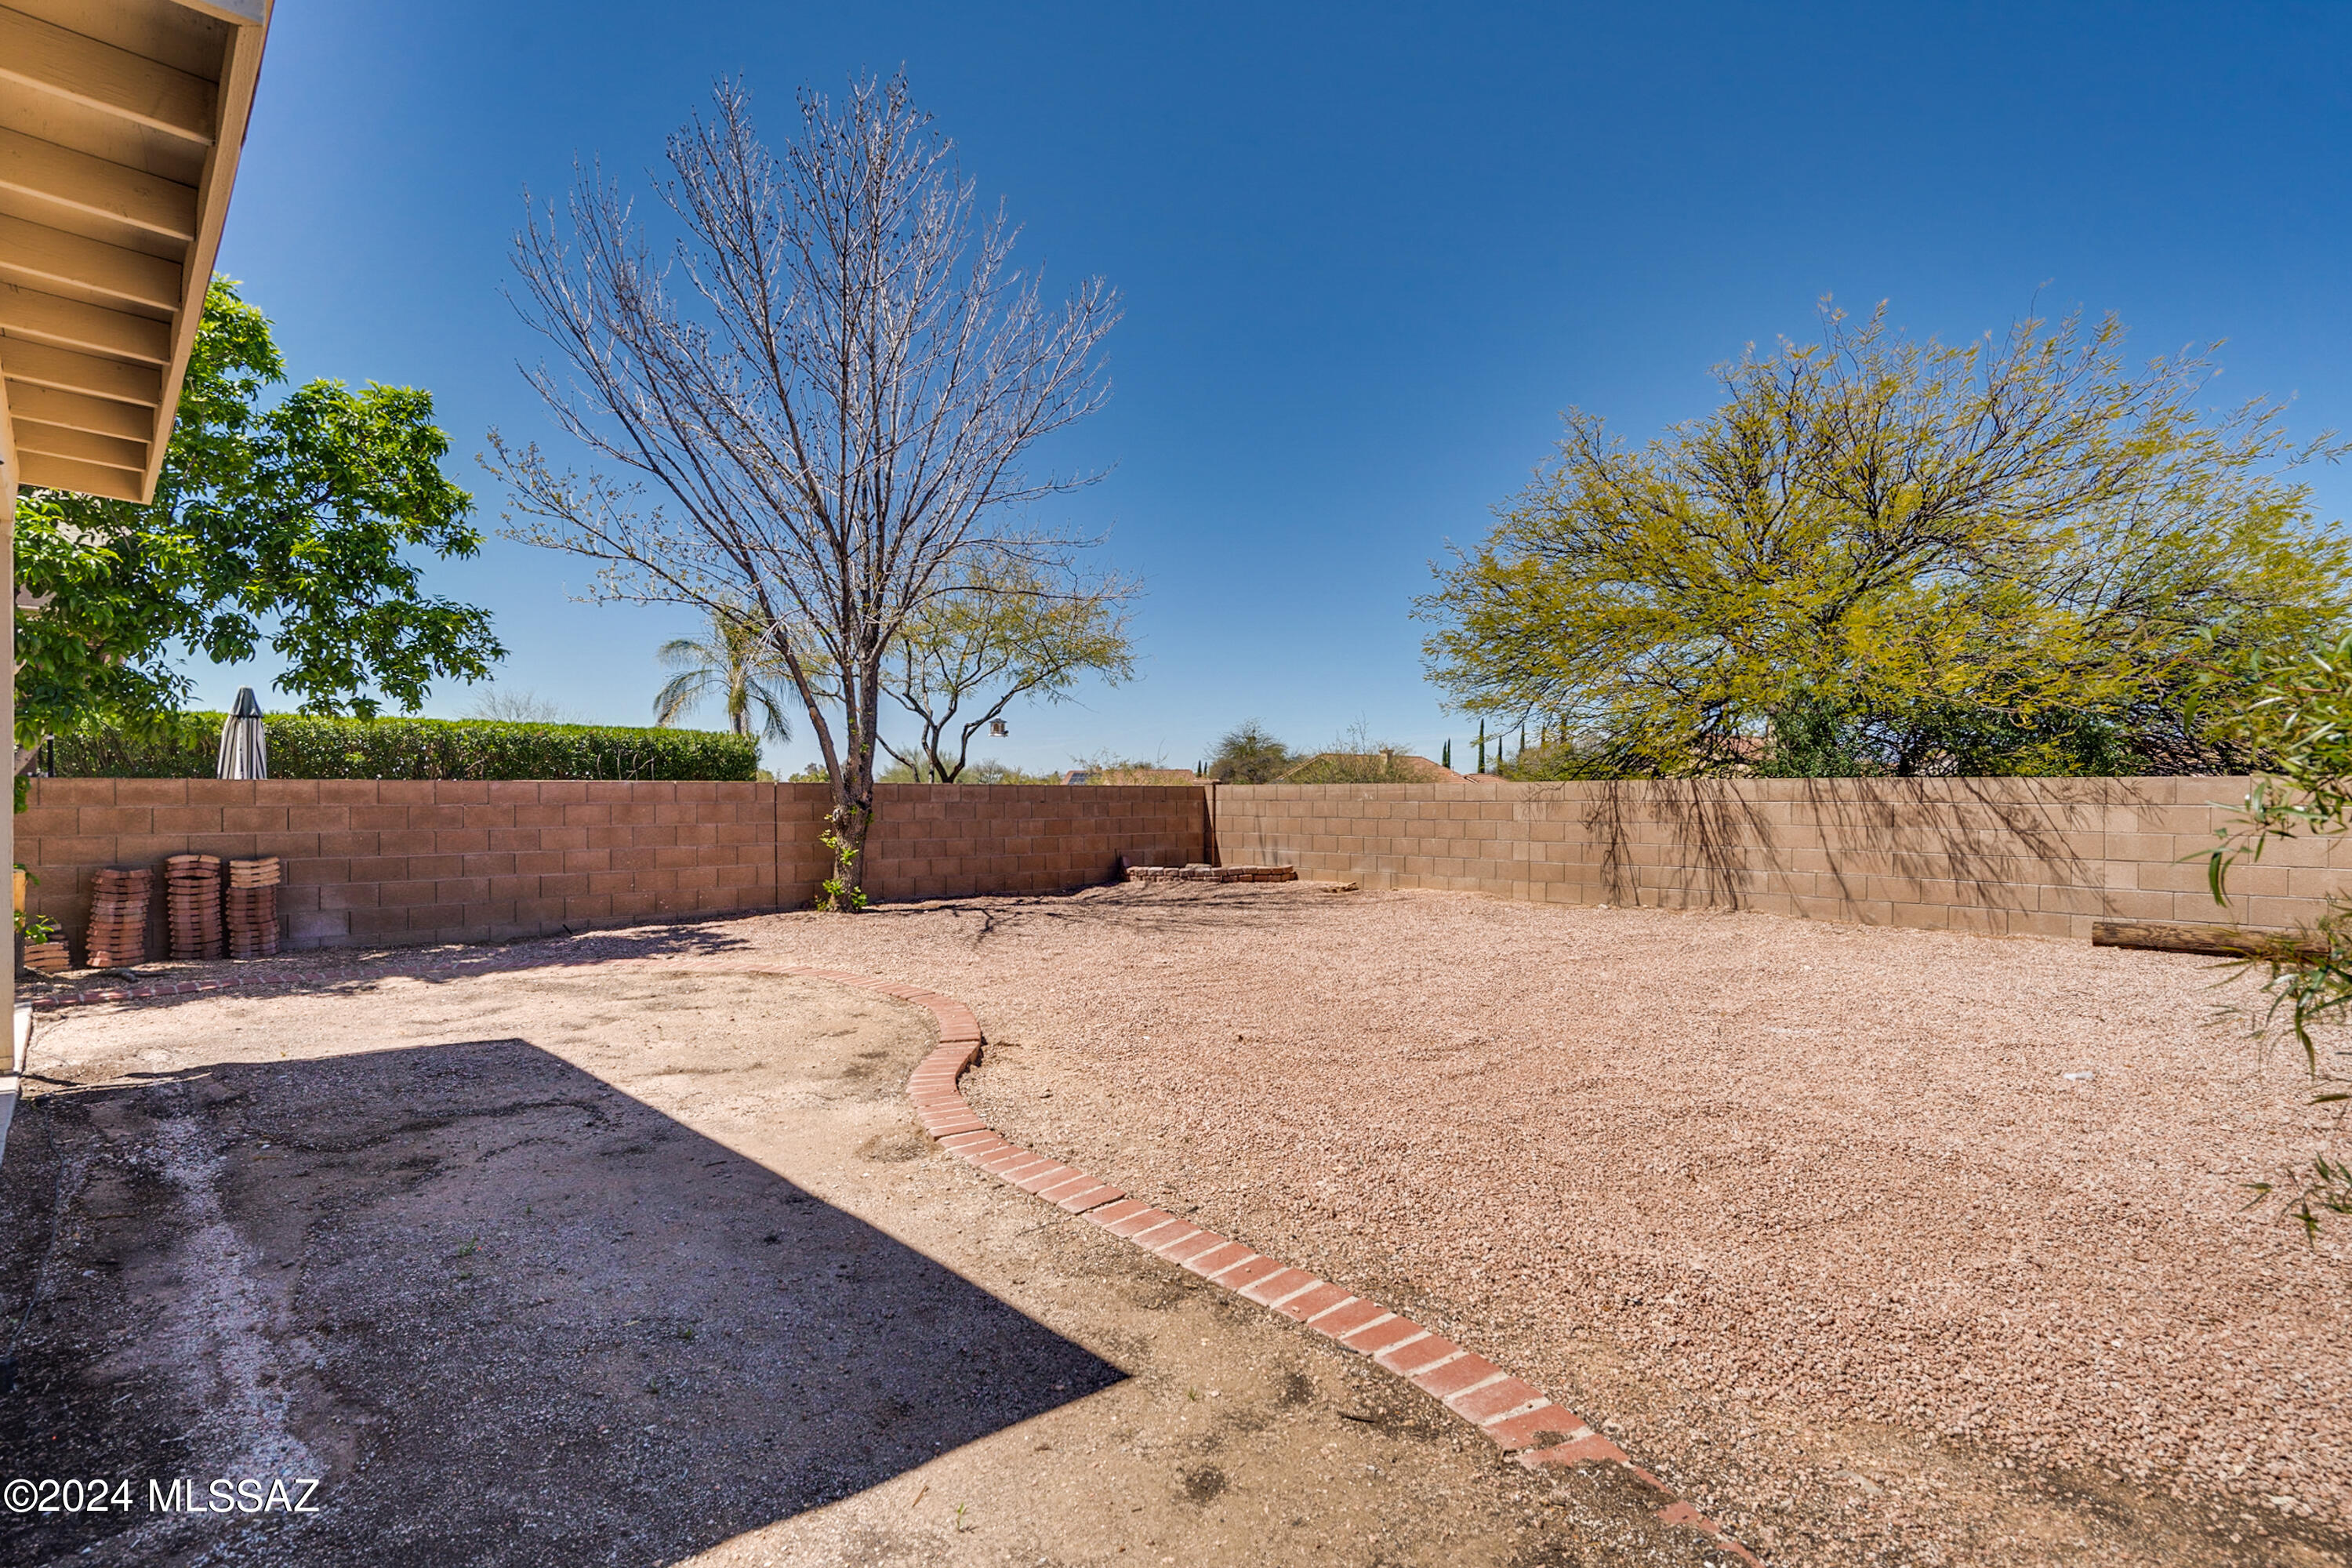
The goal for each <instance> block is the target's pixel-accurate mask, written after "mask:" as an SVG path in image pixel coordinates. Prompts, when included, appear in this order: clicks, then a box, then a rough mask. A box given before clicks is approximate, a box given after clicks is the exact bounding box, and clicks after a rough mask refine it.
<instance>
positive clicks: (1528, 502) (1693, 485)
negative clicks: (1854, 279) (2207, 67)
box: [1418, 306, 2347, 775]
mask: <svg viewBox="0 0 2352 1568" xmlns="http://www.w3.org/2000/svg"><path fill="white" fill-rule="evenodd" d="M1823 328H1824V331H1823V340H1822V342H1821V343H1820V344H1817V345H1813V346H1807V347H1799V346H1795V345H1792V344H1788V343H1785V342H1784V343H1782V344H1781V345H1780V347H1779V349H1778V350H1777V351H1776V352H1775V353H1772V354H1770V355H1769V356H1765V357H1758V356H1756V355H1755V354H1752V353H1751V354H1749V355H1748V356H1746V357H1744V358H1742V359H1741V360H1739V361H1738V363H1734V364H1731V365H1728V366H1726V367H1723V368H1722V369H1720V370H1719V371H1718V372H1717V374H1718V377H1719V379H1720V381H1721V384H1722V386H1723V390H1724V395H1725V397H1724V401H1723V403H1722V404H1721V405H1720V406H1719V407H1717V409H1716V410H1715V412H1713V413H1712V414H1709V415H1707V416H1705V417H1703V418H1700V419H1696V420H1694V421H1691V422H1690V423H1687V424H1685V425H1680V426H1674V427H1672V428H1671V429H1669V430H1668V431H1666V433H1665V434H1664V435H1663V436H1662V437H1659V438H1658V439H1656V440H1654V441H1653V442H1651V443H1650V444H1649V445H1648V446H1646V447H1639V448H1635V447H1628V446H1626V445H1624V444H1623V443H1622V442H1621V441H1618V440H1616V439H1613V438H1612V437H1610V436H1609V435H1608V434H1607V433H1606V432H1605V431H1604V430H1603V428H1602V426H1601V421H1600V420H1599V419H1598V418H1595V417H1593V416H1590V415H1586V414H1581V413H1578V414H1573V415H1571V416H1570V417H1569V419H1568V426H1567V432H1566V435H1565V437H1564V438H1563V439H1562V441H1561V443H1560V446H1559V457H1558V459H1557V460H1556V461H1555V462H1554V463H1553V464H1552V465H1551V466H1550V467H1549V468H1548V469H1546V470H1544V471H1543V472H1541V473H1540V474H1539V475H1538V479H1536V481H1535V483H1534V484H1533V485H1531V486H1530V487H1529V488H1528V489H1527V490H1526V491H1525V492H1524V493H1522V494H1521V495H1520V496H1519V497H1518V498H1517V500H1515V501H1514V502H1513V503H1511V504H1510V505H1509V506H1508V507H1507V508H1506V509H1504V510H1502V512H1501V513H1500V518H1499V522H1498V525H1497V526H1496V529H1495V530H1494V531H1493V532H1492V533H1491V534H1490V535H1489V537H1488V538H1487V539H1486V542H1485V543H1483V544H1482V545H1481V546H1479V548H1478V549H1477V550H1475V552H1469V553H1466V554H1465V553H1457V555H1456V556H1455V558H1454V560H1453V562H1451V563H1448V564H1446V565H1444V566H1443V567H1441V568H1440V569H1439V571H1438V573H1437V587H1436V590H1435V591H1434V592H1433V593H1432V594H1431V595H1427V596H1426V597H1424V598H1423V599H1422V600H1421V601H1420V602H1419V606H1418V613H1419V614H1420V615H1421V616H1423V617H1425V618H1427V619H1429V620H1431V621H1433V622H1434V623H1435V625H1436V627H1437V629H1436V631H1435V633H1434V635H1433V636H1432V637H1430V638H1429V640H1428V642H1427V644H1426V645H1425V647H1426V652H1427V656H1428V659H1429V664H1430V668H1431V670H1432V673H1433V676H1434V677H1435V679H1437V680H1438V681H1439V682H1440V683H1441V684H1442V685H1443V686H1444V688H1445V689H1447V691H1448V692H1449V693H1450V695H1451V696H1452V698H1453V700H1454V701H1455V702H1456V703H1457V704H1458V705H1459V706H1461V707H1463V708H1465V709H1466V710H1470V711H1473V712H1476V713H1479V714H1481V715H1482V716H1485V715H1492V716H1495V717H1496V718H1497V719H1499V720H1500V721H1502V722H1503V723H1504V724H1506V725H1509V724H1513V723H1518V724H1526V723H1528V722H1529V721H1536V722H1537V723H1538V724H1540V725H1541V726H1543V727H1544V728H1545V729H1546V730H1547V731H1549V732H1550V733H1553V734H1556V735H1557V736H1558V737H1559V740H1558V741H1557V742H1556V743H1555V744H1554V745H1553V746H1551V747H1549V748H1548V749H1547V754H1549V756H1551V757H1553V758H1554V759H1556V761H1557V766H1558V767H1559V769H1560V770H1562V771H1565V772H1569V773H1588V774H1603V775H1659V774H1690V773H1709V772H1765V773H1847V774H1853V773H1864V774H1868V773H1883V774H1896V775H1913V774H1921V773H2110V772H2126V771H2132V772H2183V771H2195V770H2200V769H2210V768H2212V767H2215V766H2218V765H2227V764H2228V763H2229V762H2230V760H2231V759H2230V757H2229V755H2228V754H2227V752H2228V746H2227V743H2226V742H2225V740H2224V739H2223V738H2222V737H2221V736H2219V735H2217V734H2216V733H2214V732H2213V731H2211V730H2210V726H2208V727H2200V724H2199V723H2198V721H2196V720H2195V718H2194V715H2195V713H2196V712H2198V711H2199V708H2198V705H2197V704H2196V703H2194V702H2192V701H2190V700H2189V689H2190V687H2191V685H2192V683H2193V682H2195V681H2196V680H2198V679H2201V678H2202V675H2203V672H2206V671H2210V669H2211V668H2214V666H2215V665H2216V663H2217V662H2218V663H2219V664H2221V665H2223V666H2229V667H2235V665H2236V663H2237V661H2238V659H2239V658H2241V656H2242V655H2243V654H2245V653H2247V652H2248V651H2250V650H2252V649H2255V648H2260V647H2274V646H2279V645H2283V644H2284V645H2294V644H2299V643H2308V642H2309V641H2311V640H2313V639H2315V638H2318V637H2326V636H2327V635H2328V634H2329V633H2330V632H2331V630H2332V628H2334V627H2335V626H2336V624H2337V622H2338V620H2339V618H2340V616H2341V613H2342V609H2343V602H2344V594H2345V587H2346V576H2347V551H2346V544H2345V542H2344V540H2343V539H2342V538H2341V537H2340V535H2339V534H2338V532H2337V531H2336V529H2335V528H2334V527H2333V526H2332V525H2320V524H2318V523H2316V522H2315V520H2314V518H2313V514H2312V510H2311V505H2310V495H2309V492H2308V489H2306V487H2305V486H2303V485H2301V484H2299V483H2295V482H2293V481H2292V479H2290V478H2288V477H2287V475H2288V472H2289V470H2291V468H2293V467H2294V464H2296V463H2297V462H2300V461H2304V460H2307V459H2309V458H2312V457H2314V456H2322V455H2334V454H2335V453H2336V452H2337V451H2340V450H2341V448H2340V447H2329V446H2327V445H2326V444H2325V443H2324V442H2323V443H2319V444H2315V445H2312V446H2306V447H2292V446H2290V444H2289V443H2288V442H2287V440H2286V437H2285V436H2284V431H2283V428H2282V426H2281V423H2280V417H2279V413H2278V411H2277V410H2276V409H2274V408H2272V407H2268V406H2265V405H2259V404H2257V405H2248V406H2246V407H2244V408H2242V409H2240V410H2239V411H2237V412H2235V413H2233V414H2222V415H2213V414H2210V413H2208V412H2206V411H2205V410H2202V409H2200V407H2199V405H2198V401H2197V400H2198V397H2199V395H2200V392H2201V389H2202V387H2203V385H2204V384H2205V382H2206V379H2207V377H2208V376H2209V374H2210V364H2209V363H2208V362H2207V361H2206V360H2205V359H2204V358H2202V357H2200V356H2198V355H2194V354H2190V355H2185V356H2182V357H2179V358H2173V359H2159V360H2157V361H2154V362H2152V363H2148V364H2147V365H2145V366H2133V365H2129V364H2127V363H2126V361H2125V358H2124V355H2123V329H2122V327H2121V326H2120V325H2119V324H2118V323H2117V322H2116V321H2114V320H2113V319H2112V318H2109V319H2106V320H2104V321H2100V322H2098V323H2096V324H2095V325H2085V324H2084V322H2083V321H2081V320H2080V319H2079V318H2074V317H2070V318H2068V319H2067V320H2065V321H2063V322H2061V323H2059V324H2058V325H2057V326H2056V327H2055V328H2047V327H2046V326H2045V323H2043V322H2042V321H2021V322H2020V323H2018V324H2017V325H2016V326H2014V327H2013V328H2012V329H2011V331H2009V332H2008V333H2007V334H2006V335H2005V336H2001V337H1998V338H1988V339H1986V340H1983V341H1980V342H1972V343H1969V344H1965V345H1961V346H1957V347H1954V346H1947V345H1945V344H1942V343H1939V342H1935V341H1934V340H1932V339H1930V340H1927V341H1925V342H1919V341H1912V340H1907V339H1905V338H1903V337H1901V336H1900V335H1899V334H1896V333H1895V332H1893V331H1890V330H1889V329H1888V328H1887V326H1886V323H1885V315H1884V310H1883V308H1882V310H1880V311H1879V312H1877V313H1874V315H1873V316H1872V317H1871V318H1870V319H1869V320H1868V321H1864V322H1861V323H1859V324H1856V323H1853V322H1850V321H1846V320H1845V319H1844V318H1843V316H1842V315H1840V314H1839V313H1838V312H1836V311H1835V310H1830V309H1828V308H1827V307H1826V306H1825V307H1824V313H1823ZM1534 760H1535V759H1532V758H1530V759H1528V761H1529V762H1533V761H1534Z"/></svg>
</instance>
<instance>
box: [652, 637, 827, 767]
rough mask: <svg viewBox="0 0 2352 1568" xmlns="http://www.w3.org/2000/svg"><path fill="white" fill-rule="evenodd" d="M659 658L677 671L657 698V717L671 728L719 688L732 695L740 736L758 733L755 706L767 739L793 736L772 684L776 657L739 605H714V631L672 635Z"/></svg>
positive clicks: (730, 713)
mask: <svg viewBox="0 0 2352 1568" xmlns="http://www.w3.org/2000/svg"><path fill="white" fill-rule="evenodd" d="M654 657H655V658H658V659H660V660H661V662H662V666H663V668H667V669H674V670H677V674H676V675H674V676H671V677H670V679H669V680H668V682H667V684H666V685H664V686H663V687H662V689H661V690H660V691H659V692H658V693H657V694H656V696H655V698H654V722H655V723H656V724H659V725H661V726H663V727H664V728H667V727H668V726H670V725H673V724H676V723H677V721H679V720H680V719H681V718H683V717H685V716H686V715H687V714H688V713H691V712H692V711H694V710H695V709H697V708H698V707H700V706H701V705H702V700H703V699H704V698H706V697H708V696H709V695H711V693H713V692H714V691H717V692H722V693H724V694H725V696H726V699H727V724H728V727H729V728H730V729H731V730H733V731H735V733H737V734H739V735H750V734H752V733H754V732H755V731H753V729H752V727H751V719H752V715H753V714H754V712H755V711H756V712H757V714H758V715H759V718H760V726H759V729H758V731H756V732H757V733H758V734H759V735H760V736H761V738H762V739H764V740H770V741H789V740H791V739H792V735H793V727H792V723H791V721H789V720H787V719H786V718H785V717H784V715H785V712H786V710H785V708H784V705H783V701H782V699H781V698H779V697H778V696H777V694H776V688H775V685H774V684H773V682H774V680H775V677H776V674H777V668H776V658H775V656H774V655H773V654H772V653H771V652H769V651H768V648H767V644H766V639H765V638H764V637H761V634H760V627H759V626H758V624H757V623H756V622H754V621H752V620H751V618H750V617H749V616H745V615H744V614H743V613H742V612H741V611H740V610H734V609H714V610H712V611H711V612H710V630H709V634H708V635H707V636H704V637H672V638H671V639H670V640H669V641H667V642H666V643H664V644H662V645H661V650H660V652H658V653H656V655H655V656H654Z"/></svg>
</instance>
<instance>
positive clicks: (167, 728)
mask: <svg viewBox="0 0 2352 1568" xmlns="http://www.w3.org/2000/svg"><path fill="white" fill-rule="evenodd" d="M225 717H226V715H224V714H219V713H173V714H168V715H163V716H161V717H159V718H155V719H152V720H150V721H147V722H146V723H144V724H142V726H141V727H140V728H139V729H138V730H137V731H122V730H119V729H111V728H85V729H82V730H78V731H68V732H67V733H65V734H62V735H59V736H58V742H57V758H58V773H60V774H62V775H63V776H65V777H68V778H210V777H212V776H213V768H214V765H215V760H216V757H217V754H218V748H219V745H220V731H221V721H222V720H223V719H224V718H225ZM262 732H263V736H264V738H265V740H266V741H267V742H268V748H269V771H270V773H271V774H272V776H274V777H277V778H289V779H733V780H748V779H751V777H753V775H754V774H755V773H756V772H757V771H758V768H759V763H760V748H759V743H758V742H756V741H754V740H752V739H751V738H750V737H748V736H741V735H730V734H722V733H719V732H717V731H709V730H668V729H658V730H638V729H630V728H625V727H622V726H617V725H602V724H514V723H506V722H502V721H497V720H488V719H464V720H444V719H348V718H334V717H326V716H320V715H314V714H301V713H273V714H271V715H270V716H269V717H268V719H266V720H264V721H263V723H262Z"/></svg>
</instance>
